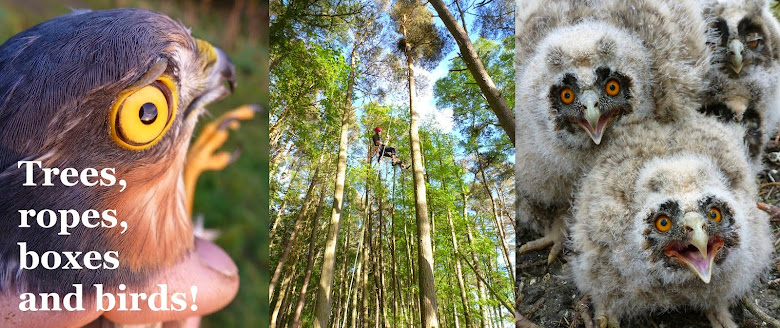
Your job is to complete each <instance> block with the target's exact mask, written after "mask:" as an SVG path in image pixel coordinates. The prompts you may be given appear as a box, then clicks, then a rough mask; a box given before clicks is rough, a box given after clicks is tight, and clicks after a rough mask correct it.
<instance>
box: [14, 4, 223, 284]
mask: <svg viewBox="0 0 780 328" xmlns="http://www.w3.org/2000/svg"><path fill="white" fill-rule="evenodd" d="M234 82H235V80H234V67H233V65H232V64H231V62H230V60H229V58H228V57H227V56H226V55H225V54H224V53H223V52H222V51H221V50H219V49H217V48H215V47H213V46H211V45H210V44H209V43H207V42H205V41H202V40H198V39H195V38H193V37H192V36H191V35H190V32H189V30H188V29H187V28H185V27H184V26H183V25H182V24H180V23H178V22H176V21H174V20H172V19H170V18H168V17H167V16H165V15H162V14H159V13H156V12H152V11H147V10H140V9H117V10H105V11H86V12H76V13H73V14H69V15H65V16H61V17H57V18H54V19H51V20H48V21H46V22H43V23H41V24H39V25H37V26H34V27H32V28H30V29H28V30H25V31H23V32H21V33H19V34H17V35H15V36H13V37H11V38H10V39H9V40H7V41H6V42H5V43H4V44H2V45H1V46H0V195H2V196H1V197H0V290H4V289H5V290H7V289H8V288H17V289H25V288H26V289H44V290H45V291H48V292H62V291H63V290H64V289H63V288H68V287H69V286H70V284H71V283H76V282H78V283H83V284H85V285H86V286H90V285H91V284H94V283H106V282H117V283H118V282H122V283H125V284H128V285H130V284H133V283H141V282H143V281H144V279H145V278H146V277H148V276H149V275H151V274H153V273H155V272H156V271H157V270H158V269H160V268H163V267H165V266H167V265H171V264H173V263H175V262H176V261H177V260H180V259H181V258H182V257H183V256H184V255H185V254H187V252H188V251H190V250H191V249H192V248H193V235H192V227H191V224H190V218H189V216H188V214H187V211H186V204H185V202H186V197H185V188H184V184H183V182H182V170H183V166H184V162H185V156H186V153H187V149H188V146H189V143H190V139H191V136H192V132H193V128H194V127H195V123H196V122H197V119H198V116H199V115H200V114H201V113H202V111H203V110H204V106H205V105H206V104H208V103H210V102H212V101H215V100H217V99H219V98H221V97H223V96H225V95H227V94H229V93H230V92H231V91H232V88H233V86H234ZM22 160H26V161H40V162H41V163H42V166H43V167H48V168H59V169H60V170H63V169H64V168H75V169H76V170H78V171H79V172H82V171H84V170H85V169H86V168H95V169H97V170H98V171H100V170H101V169H102V168H113V169H114V170H115V174H114V175H115V177H116V179H117V180H119V179H124V180H126V182H127V188H126V189H125V190H124V191H122V192H120V189H121V187H119V186H118V185H114V186H101V185H100V184H98V185H96V186H85V185H84V184H82V183H79V184H77V185H76V186H72V187H66V186H64V185H63V184H62V182H61V181H60V179H59V178H58V177H55V178H53V179H52V183H53V186H42V185H41V184H42V182H43V178H44V176H43V174H42V172H41V170H40V169H36V171H35V180H36V181H37V182H39V183H38V185H37V186H35V187H22V184H23V183H24V175H25V172H24V168H19V167H18V165H17V162H18V161H22ZM19 209H35V210H37V211H40V210H43V209H51V210H53V211H55V212H57V211H58V210H68V209H73V210H75V212H78V213H79V214H81V213H84V212H85V211H86V210H88V209H95V210H97V211H98V212H101V211H103V210H106V209H114V210H116V214H117V215H116V216H117V219H118V220H119V221H126V222H127V224H128V229H127V231H126V232H125V233H124V234H120V232H121V229H117V228H113V229H105V228H100V227H98V228H92V229H88V228H85V227H84V226H83V225H81V224H80V225H79V226H78V227H76V228H73V229H71V234H70V235H69V236H59V235H57V232H58V229H43V228H40V227H39V226H38V225H37V224H33V225H32V227H30V228H19V227H18V225H19V220H20V219H19V213H18V210H19ZM33 219H34V218H33ZM33 221H34V220H33ZM93 221H94V220H93ZM17 242H27V248H28V250H34V251H36V252H37V253H38V254H43V253H44V252H46V251H55V252H59V253H62V252H64V251H84V252H85V251H86V250H95V251H98V252H100V253H101V254H102V253H105V252H107V251H118V253H119V255H118V258H119V261H120V265H119V268H118V269H116V270H46V269H43V268H40V267H39V268H38V269H35V270H20V269H19V265H18V262H19V247H18V246H17Z"/></svg>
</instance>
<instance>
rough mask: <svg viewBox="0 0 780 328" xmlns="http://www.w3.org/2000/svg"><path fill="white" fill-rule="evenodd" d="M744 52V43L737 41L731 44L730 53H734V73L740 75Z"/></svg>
mask: <svg viewBox="0 0 780 328" xmlns="http://www.w3.org/2000/svg"><path fill="white" fill-rule="evenodd" d="M744 50H745V45H743V44H742V41H739V40H736V39H735V40H731V42H729V51H730V52H731V53H732V56H731V69H732V70H734V73H737V74H739V72H741V71H742V52H743V51H744Z"/></svg>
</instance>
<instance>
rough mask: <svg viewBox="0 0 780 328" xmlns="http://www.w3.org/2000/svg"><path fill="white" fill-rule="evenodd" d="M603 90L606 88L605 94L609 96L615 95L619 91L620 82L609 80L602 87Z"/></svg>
mask: <svg viewBox="0 0 780 328" xmlns="http://www.w3.org/2000/svg"><path fill="white" fill-rule="evenodd" d="M604 90H606V91H607V94H608V95H610V96H611V97H614V96H617V94H618V92H620V83H618V81H616V80H609V82H607V85H606V86H605V87H604Z"/></svg>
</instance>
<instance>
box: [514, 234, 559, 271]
mask: <svg viewBox="0 0 780 328" xmlns="http://www.w3.org/2000/svg"><path fill="white" fill-rule="evenodd" d="M550 246H552V247H551V248H550V254H549V255H548V256H547V264H550V263H553V262H555V260H556V259H557V258H558V254H560V253H561V251H562V250H563V231H562V230H561V229H552V230H550V232H549V233H548V234H547V235H545V236H543V237H542V238H539V239H536V240H532V241H529V242H527V243H525V244H524V245H523V246H520V248H519V249H518V252H520V253H521V254H523V253H527V252H530V251H538V250H543V249H545V248H547V247H550Z"/></svg>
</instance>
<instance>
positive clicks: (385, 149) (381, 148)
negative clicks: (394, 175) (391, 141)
mask: <svg viewBox="0 0 780 328" xmlns="http://www.w3.org/2000/svg"><path fill="white" fill-rule="evenodd" d="M381 133H382V128H380V127H378V126H377V127H375V128H374V136H373V137H371V140H372V141H373V142H374V146H375V147H376V148H375V149H376V152H377V153H378V154H379V157H378V158H377V159H376V162H377V163H379V161H380V160H382V157H383V156H384V157H389V158H392V159H393V166H396V165H398V166H399V167H401V169H404V170H405V169H408V168H409V165H406V164H403V163H401V159H400V158H398V155H396V153H395V148H393V147H389V146H387V145H385V144H384V143H383V142H382V137H381V136H380V134H381Z"/></svg>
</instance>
